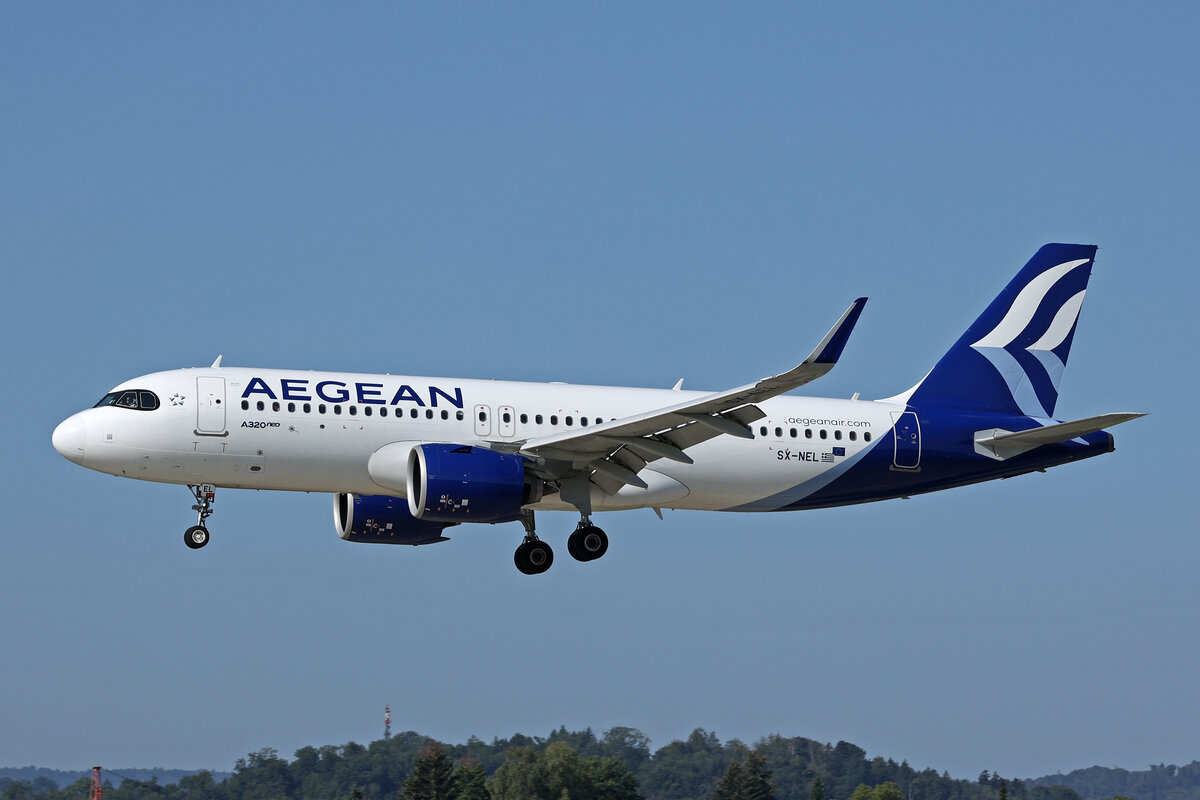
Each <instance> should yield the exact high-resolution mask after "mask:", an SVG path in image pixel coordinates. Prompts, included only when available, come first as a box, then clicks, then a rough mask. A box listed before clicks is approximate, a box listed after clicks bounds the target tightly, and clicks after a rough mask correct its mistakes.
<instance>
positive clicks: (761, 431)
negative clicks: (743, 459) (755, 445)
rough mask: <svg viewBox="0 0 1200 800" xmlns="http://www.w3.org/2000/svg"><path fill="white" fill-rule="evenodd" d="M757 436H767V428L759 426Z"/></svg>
mask: <svg viewBox="0 0 1200 800" xmlns="http://www.w3.org/2000/svg"><path fill="white" fill-rule="evenodd" d="M758 435H759V436H766V435H767V426H766V425H762V426H760V427H759V429H758Z"/></svg>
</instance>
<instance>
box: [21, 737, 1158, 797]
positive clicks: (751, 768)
mask: <svg viewBox="0 0 1200 800" xmlns="http://www.w3.org/2000/svg"><path fill="white" fill-rule="evenodd" d="M46 783H49V782H45V783H42V784H41V785H38V786H35V785H33V784H29V783H24V782H10V783H9V784H8V785H7V786H4V785H3V784H0V798H2V800H28V799H29V798H38V800H68V799H70V800H77V799H78V798H81V797H87V795H88V783H89V782H88V780H87V779H86V778H85V779H81V780H79V781H76V782H75V783H73V784H71V785H69V786H67V787H64V788H62V789H58V788H57V787H51V786H47V785H46ZM104 796H105V800H158V799H159V798H166V799H167V800H292V798H303V800H394V799H395V798H401V800H445V799H446V798H449V799H450V800H541V799H542V798H545V800H564V799H566V800H593V799H594V800H636V798H646V800H712V799H713V798H716V800H746V798H754V799H755V800H768V799H769V798H776V800H1082V798H1081V797H1080V795H1079V794H1077V793H1076V792H1074V791H1072V790H1071V789H1067V788H1065V787H1047V786H1040V785H1039V786H1033V785H1026V784H1024V783H1022V782H1021V781H1019V780H1005V779H1004V778H1001V777H1000V776H998V775H992V774H990V773H984V774H983V775H981V776H980V777H979V779H978V780H975V781H967V780H955V779H952V778H951V777H950V776H949V775H948V774H946V773H944V772H943V773H940V774H939V773H938V772H936V771H935V770H932V769H926V770H915V769H913V768H912V767H910V766H909V765H908V764H907V763H903V762H902V763H899V764H897V763H896V762H895V761H893V760H891V759H886V760H885V759H883V758H878V757H877V758H867V754H866V751H865V750H863V749H862V748H860V747H857V746H855V745H853V744H850V743H849V742H838V743H837V744H836V745H832V744H825V743H821V742H817V741H813V740H811V739H804V738H800V737H796V738H787V739H785V738H783V737H782V736H769V737H767V738H765V739H762V740H760V741H758V742H757V743H755V744H754V745H753V747H751V746H749V745H746V744H744V743H743V742H740V741H738V740H737V739H731V740H729V741H726V742H721V740H720V739H718V738H717V735H716V734H715V733H710V732H708V731H705V730H702V729H697V730H695V731H693V732H692V734H691V735H690V736H688V737H687V738H686V739H682V740H676V741H673V742H671V743H670V744H668V745H666V746H664V747H661V748H659V749H658V750H656V751H654V752H651V750H650V741H649V739H647V738H646V736H645V735H643V734H642V733H641V732H640V731H637V730H635V729H633V728H622V727H618V728H613V729H611V730H609V731H606V732H605V733H604V734H603V735H601V736H597V735H596V734H594V733H593V732H592V730H591V729H587V730H583V731H568V730H566V728H560V729H558V730H557V731H554V732H552V733H551V734H550V735H549V736H547V737H544V738H543V737H529V736H524V735H521V734H516V735H514V736H513V737H511V738H508V739H501V738H497V739H493V740H492V742H490V743H487V742H483V741H481V740H479V739H477V738H474V737H472V738H471V739H469V740H468V741H467V742H466V743H465V744H439V743H436V742H432V741H431V740H430V739H429V738H428V737H426V736H423V735H421V734H418V733H415V732H407V733H402V734H399V735H396V736H393V737H391V738H388V739H380V740H378V741H375V742H372V743H371V744H370V745H367V746H363V745H360V744H356V743H353V742H351V743H349V744H346V745H342V746H333V745H325V746H323V747H302V748H300V749H299V750H297V751H296V753H295V757H294V758H293V759H292V760H290V761H289V760H287V759H285V758H281V757H280V756H279V754H278V753H277V752H276V751H274V750H271V749H264V750H259V751H258V752H255V753H251V754H249V755H248V756H247V757H246V758H244V759H238V761H237V763H236V764H235V765H234V771H233V774H232V775H231V776H230V777H229V778H228V779H227V780H225V781H217V780H215V779H214V778H213V776H212V774H211V773H208V772H201V773H199V774H196V775H189V776H186V777H183V778H181V779H180V780H179V781H178V782H177V783H171V784H159V783H157V782H156V781H153V780H151V781H149V782H144V781H131V780H127V781H124V782H123V783H121V784H120V785H119V786H106V787H105V790H104ZM1137 800H1144V799H1143V798H1140V797H1139V798H1137Z"/></svg>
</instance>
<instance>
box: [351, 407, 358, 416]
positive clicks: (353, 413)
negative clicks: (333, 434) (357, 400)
mask: <svg viewBox="0 0 1200 800" xmlns="http://www.w3.org/2000/svg"><path fill="white" fill-rule="evenodd" d="M357 415H358V406H350V416H352V417H353V416H357Z"/></svg>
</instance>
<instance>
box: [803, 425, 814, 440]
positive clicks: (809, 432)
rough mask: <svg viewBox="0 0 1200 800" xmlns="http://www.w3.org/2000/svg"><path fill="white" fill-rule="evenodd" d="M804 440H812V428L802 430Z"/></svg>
mask: <svg viewBox="0 0 1200 800" xmlns="http://www.w3.org/2000/svg"><path fill="white" fill-rule="evenodd" d="M804 438H805V439H811V438H812V428H805V429H804Z"/></svg>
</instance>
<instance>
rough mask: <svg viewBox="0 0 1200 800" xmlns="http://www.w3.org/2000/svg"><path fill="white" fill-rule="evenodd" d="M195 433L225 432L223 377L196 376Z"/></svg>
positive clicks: (218, 433)
mask: <svg viewBox="0 0 1200 800" xmlns="http://www.w3.org/2000/svg"><path fill="white" fill-rule="evenodd" d="M196 433H200V434H205V435H207V436H222V435H224V433H225V379H224V378H196Z"/></svg>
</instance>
